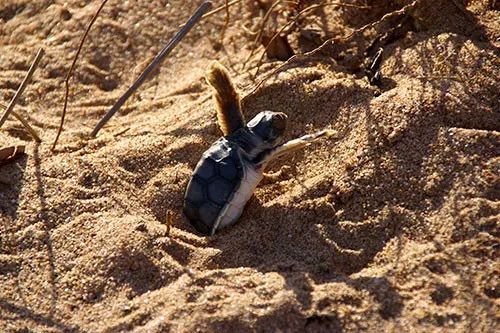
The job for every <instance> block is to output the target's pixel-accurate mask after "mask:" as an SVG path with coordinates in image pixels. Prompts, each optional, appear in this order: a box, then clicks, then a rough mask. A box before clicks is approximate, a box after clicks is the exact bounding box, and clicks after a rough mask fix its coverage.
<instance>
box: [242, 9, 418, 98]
mask: <svg viewBox="0 0 500 333" xmlns="http://www.w3.org/2000/svg"><path fill="white" fill-rule="evenodd" d="M420 1H421V0H415V1H414V2H412V3H410V4H408V5H406V6H404V7H403V8H401V9H398V10H395V11H393V12H390V13H387V14H385V15H384V16H383V17H382V18H380V19H379V20H377V21H375V22H372V23H368V24H366V25H364V26H362V27H361V28H359V29H356V30H354V31H353V32H352V33H350V34H349V35H348V36H346V37H342V38H340V39H339V40H338V41H339V42H340V41H342V42H344V41H347V40H349V39H350V38H352V37H353V36H354V35H356V34H358V33H361V32H363V31H365V30H367V29H369V28H372V27H374V26H375V25H377V24H380V23H381V22H383V21H385V20H387V19H389V18H391V17H393V16H398V15H402V14H405V13H406V12H407V11H408V10H410V9H412V8H413V7H415V6H416V5H417V4H418V3H420ZM332 40H333V38H332V39H329V40H327V41H325V42H324V43H323V44H322V45H320V46H319V47H317V48H316V49H314V50H312V51H309V52H306V53H302V54H296V55H294V56H293V57H291V58H290V59H288V60H287V61H285V62H284V63H282V64H281V65H279V66H278V67H276V68H275V69H274V70H273V71H271V72H270V73H269V74H267V75H266V76H265V77H264V78H263V79H262V80H260V81H259V83H258V84H257V85H256V86H254V88H253V89H252V91H250V92H249V93H248V94H247V95H245V96H244V97H243V98H242V99H241V102H242V103H243V102H244V101H245V100H246V99H247V98H249V97H250V96H252V95H253V94H254V93H255V92H256V91H257V89H259V88H260V87H261V86H262V85H263V84H264V82H266V81H267V80H269V78H271V77H272V76H274V75H276V74H277V73H279V72H280V71H281V70H283V68H285V67H287V66H288V65H290V64H291V63H292V62H294V61H295V60H297V59H303V58H307V57H308V56H310V55H312V54H314V53H315V52H316V51H317V50H319V49H321V48H322V47H323V46H324V45H326V44H328V43H330V42H331V41H332Z"/></svg>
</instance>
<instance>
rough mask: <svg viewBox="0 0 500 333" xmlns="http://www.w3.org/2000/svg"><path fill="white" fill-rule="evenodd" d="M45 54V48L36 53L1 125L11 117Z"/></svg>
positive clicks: (0, 120)
mask: <svg viewBox="0 0 500 333" xmlns="http://www.w3.org/2000/svg"><path fill="white" fill-rule="evenodd" d="M44 54H45V52H44V50H43V49H40V50H38V53H37V54H36V57H35V60H34V61H33V63H32V64H31V67H30V69H29V70H28V73H27V74H26V77H25V78H24V80H23V82H22V83H21V85H20V86H19V88H18V89H17V91H16V94H15V95H14V97H13V98H12V100H11V101H10V103H9V105H8V106H7V109H6V110H5V111H4V113H3V115H2V118H1V119H0V127H2V125H3V124H4V123H5V121H6V120H7V118H8V117H9V115H10V113H11V112H12V109H14V106H15V105H16V103H17V101H18V100H19V97H21V95H22V94H23V92H24V90H25V89H26V87H27V86H28V83H29V82H30V81H31V78H32V77H33V74H34V73H35V70H36V69H37V67H38V64H39V63H40V60H42V57H43V55H44Z"/></svg>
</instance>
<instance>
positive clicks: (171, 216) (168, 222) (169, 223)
mask: <svg viewBox="0 0 500 333" xmlns="http://www.w3.org/2000/svg"><path fill="white" fill-rule="evenodd" d="M165 222H166V225H167V233H166V236H167V237H170V229H171V228H172V224H173V223H174V212H172V211H171V210H170V209H169V210H167V218H166V221H165Z"/></svg>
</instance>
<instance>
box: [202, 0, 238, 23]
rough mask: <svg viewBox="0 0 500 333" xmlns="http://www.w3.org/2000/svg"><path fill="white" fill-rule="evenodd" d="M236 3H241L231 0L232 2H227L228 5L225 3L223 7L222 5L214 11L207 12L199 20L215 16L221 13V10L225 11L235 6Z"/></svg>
mask: <svg viewBox="0 0 500 333" xmlns="http://www.w3.org/2000/svg"><path fill="white" fill-rule="evenodd" d="M238 2H241V0H233V1H231V2H229V3H228V2H226V4H225V5H222V6H220V7H217V8H215V9H214V10H212V11H210V12H208V13H206V14H204V15H203V16H202V17H201V18H202V19H205V18H207V17H209V16H212V15H214V14H217V13H218V12H220V11H222V10H224V9H226V8H229V7H231V6H232V5H236V4H237V3H238Z"/></svg>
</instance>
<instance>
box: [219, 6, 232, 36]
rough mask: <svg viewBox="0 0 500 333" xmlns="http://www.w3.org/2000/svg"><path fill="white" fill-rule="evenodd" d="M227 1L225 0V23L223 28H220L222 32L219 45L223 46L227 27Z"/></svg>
mask: <svg viewBox="0 0 500 333" xmlns="http://www.w3.org/2000/svg"><path fill="white" fill-rule="evenodd" d="M228 1H229V0H226V6H225V7H226V21H225V22H224V26H223V27H222V31H221V33H220V43H221V45H224V36H225V35H226V30H227V27H228V26H229V19H230V17H229V2H228Z"/></svg>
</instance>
